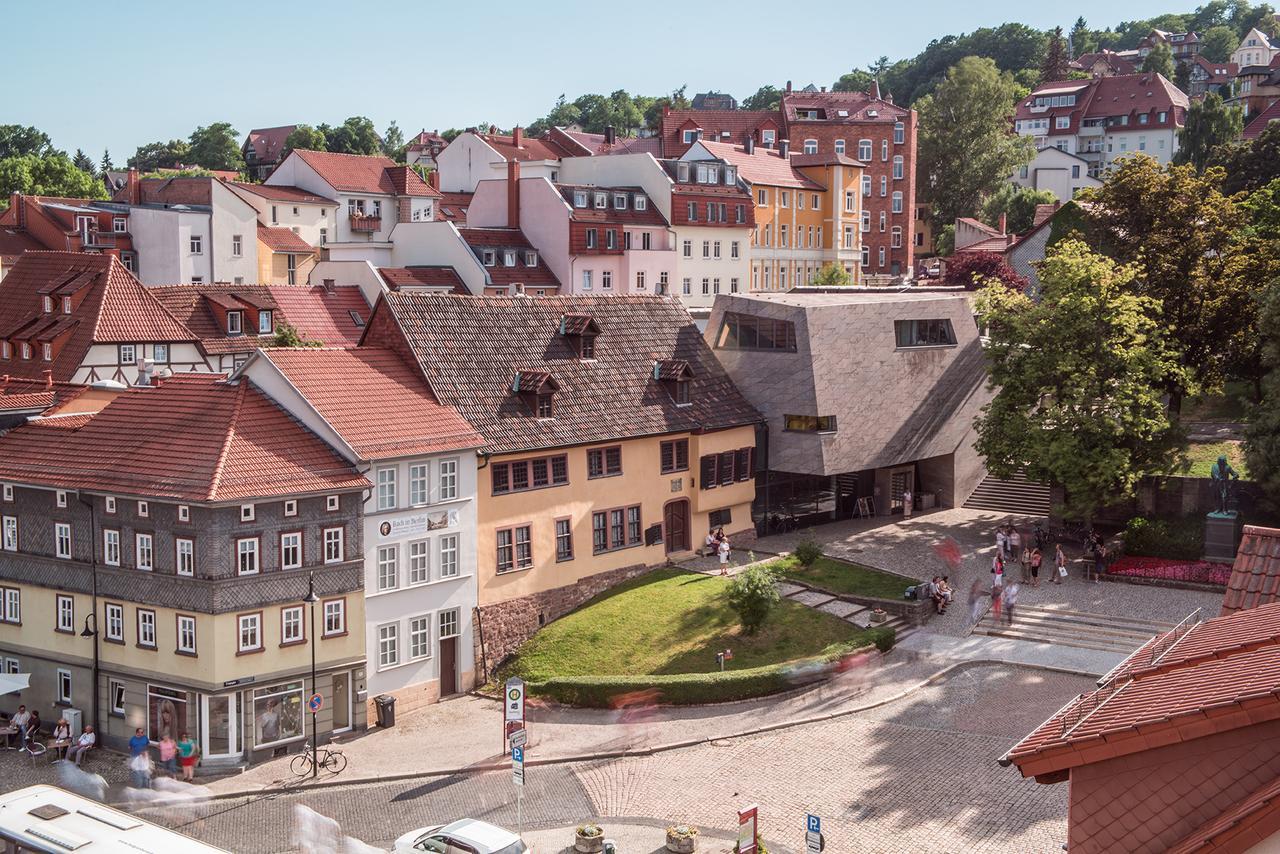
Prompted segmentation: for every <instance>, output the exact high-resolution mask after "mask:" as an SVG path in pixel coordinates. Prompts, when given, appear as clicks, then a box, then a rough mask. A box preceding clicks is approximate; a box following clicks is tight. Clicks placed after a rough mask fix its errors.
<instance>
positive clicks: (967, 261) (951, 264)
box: [946, 252, 1028, 291]
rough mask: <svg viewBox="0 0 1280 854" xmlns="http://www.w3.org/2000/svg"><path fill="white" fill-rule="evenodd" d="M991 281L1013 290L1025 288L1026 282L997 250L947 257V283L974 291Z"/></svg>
mask: <svg viewBox="0 0 1280 854" xmlns="http://www.w3.org/2000/svg"><path fill="white" fill-rule="evenodd" d="M993 281H995V282H999V283H1000V284H1001V285H1003V286H1004V287H1006V288H1008V289H1009V290H1013V291H1022V290H1025V289H1026V287H1027V284H1028V281H1027V279H1026V277H1025V276H1022V275H1019V274H1018V271H1017V270H1015V269H1013V268H1012V267H1010V266H1009V264H1008V262H1007V261H1005V260H1004V256H1003V255H1001V254H1000V253H999V252H960V253H957V254H955V255H952V256H951V257H950V258H948V259H947V276H946V282H947V284H948V285H960V286H962V287H963V288H964V289H965V290H969V291H976V290H978V289H979V288H983V287H986V286H987V285H988V284H990V283H991V282H993Z"/></svg>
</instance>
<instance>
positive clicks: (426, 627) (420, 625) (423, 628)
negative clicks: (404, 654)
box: [409, 617, 431, 661]
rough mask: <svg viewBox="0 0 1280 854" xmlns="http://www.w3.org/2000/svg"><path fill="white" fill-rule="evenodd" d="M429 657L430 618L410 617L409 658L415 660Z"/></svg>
mask: <svg viewBox="0 0 1280 854" xmlns="http://www.w3.org/2000/svg"><path fill="white" fill-rule="evenodd" d="M430 657H431V618H430V617H412V618H411V619H410V620H409V658H410V660H415V661H416V660H417V659H420V658H430Z"/></svg>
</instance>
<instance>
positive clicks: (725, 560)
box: [716, 537, 731, 575]
mask: <svg viewBox="0 0 1280 854" xmlns="http://www.w3.org/2000/svg"><path fill="white" fill-rule="evenodd" d="M730 548H731V546H730V545H729V538H728V537H725V538H723V539H722V540H720V545H719V546H717V547H716V550H717V551H718V552H719V553H720V574H721V575H728V574H729V551H730Z"/></svg>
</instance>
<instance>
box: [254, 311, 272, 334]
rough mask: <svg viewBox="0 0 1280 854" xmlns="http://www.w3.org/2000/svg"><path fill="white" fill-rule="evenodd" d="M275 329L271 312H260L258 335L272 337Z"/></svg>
mask: <svg viewBox="0 0 1280 854" xmlns="http://www.w3.org/2000/svg"><path fill="white" fill-rule="evenodd" d="M274 329H275V326H274V325H273V324H272V322H271V312H270V311H265V310H264V311H259V312H258V334H259V335H270V334H271V332H272V331H273V330H274Z"/></svg>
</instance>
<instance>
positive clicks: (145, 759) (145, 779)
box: [129, 751, 151, 789]
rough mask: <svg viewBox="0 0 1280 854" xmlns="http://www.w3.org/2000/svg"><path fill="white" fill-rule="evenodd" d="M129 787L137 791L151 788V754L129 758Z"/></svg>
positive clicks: (140, 754)
mask: <svg viewBox="0 0 1280 854" xmlns="http://www.w3.org/2000/svg"><path fill="white" fill-rule="evenodd" d="M129 785H131V786H133V788H135V789H150V788H151V754H150V753H148V752H146V751H144V752H142V753H135V754H133V756H131V757H130V758H129Z"/></svg>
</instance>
